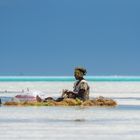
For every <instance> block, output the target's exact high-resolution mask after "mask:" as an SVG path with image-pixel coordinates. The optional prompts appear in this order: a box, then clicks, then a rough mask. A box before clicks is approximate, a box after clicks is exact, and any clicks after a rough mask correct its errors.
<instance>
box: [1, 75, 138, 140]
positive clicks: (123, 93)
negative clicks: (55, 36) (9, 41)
mask: <svg viewBox="0 0 140 140" xmlns="http://www.w3.org/2000/svg"><path fill="white" fill-rule="evenodd" d="M86 79H87V81H88V83H89V85H90V97H91V98H93V97H98V96H104V97H108V98H112V99H114V100H116V101H117V103H118V106H116V107H113V108H112V107H84V108H83V107H7V106H3V105H1V107H0V139H1V140H19V139H20V140H44V139H49V140H65V139H68V140H73V139H77V140H85V139H86V140H93V139H96V140H102V139H104V140H117V139H119V140H139V139H140V117H139V116H140V77H136V76H129V77H128V76H88V77H86ZM74 81H75V79H74V78H73V77H71V76H69V77H68V76H59V77H55V76H50V77H43V76H20V77H19V76H10V77H9V76H1V77H0V98H1V99H2V102H5V101H6V100H9V99H10V98H11V97H14V96H15V95H17V94H26V91H27V89H28V90H29V91H30V92H31V93H39V94H43V96H46V97H47V96H52V97H54V98H55V97H59V96H60V95H61V92H62V89H70V90H72V88H73V83H74ZM23 91H24V92H23Z"/></svg>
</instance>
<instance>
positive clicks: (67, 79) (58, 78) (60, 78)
mask: <svg viewBox="0 0 140 140" xmlns="http://www.w3.org/2000/svg"><path fill="white" fill-rule="evenodd" d="M85 79H87V80H88V81H93V82H110V81H111V82H115V81H116V82H118V81H119V82H127V81H130V82H132V81H134V82H137V81H138V82H139V81H140V76H86V77H85ZM74 80H75V79H74V77H73V76H1V77H0V82H24V81H25V82H39V81H40V82H51V81H52V82H53V81H54V82H57V81H58V82H63V81H65V82H71V81H74Z"/></svg>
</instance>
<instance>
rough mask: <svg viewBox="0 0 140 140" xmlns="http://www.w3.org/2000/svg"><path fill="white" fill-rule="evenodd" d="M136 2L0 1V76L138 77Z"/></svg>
mask: <svg viewBox="0 0 140 140" xmlns="http://www.w3.org/2000/svg"><path fill="white" fill-rule="evenodd" d="M139 7H140V1H139V0H131V1H130V0H117V1H115V0H12V1H11V0H0V75H21V74H24V75H73V69H74V67H76V66H83V67H85V68H87V71H88V75H140V62H139V60H140V8H139Z"/></svg>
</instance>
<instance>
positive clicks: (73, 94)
mask: <svg viewBox="0 0 140 140" xmlns="http://www.w3.org/2000/svg"><path fill="white" fill-rule="evenodd" d="M86 73H87V71H86V69H84V68H81V67H77V68H75V71H74V77H75V79H76V80H77V81H76V82H75V83H74V89H73V91H69V90H63V93H62V95H61V97H60V98H58V99H56V100H55V101H62V100H63V99H65V98H73V99H76V98H78V99H80V100H83V101H85V100H88V99H89V89H90V87H89V85H88V83H87V81H86V80H85V79H84V75H86ZM36 100H37V101H39V102H41V101H47V100H54V99H53V98H51V97H48V98H46V99H45V100H42V99H41V98H40V97H39V96H37V97H36Z"/></svg>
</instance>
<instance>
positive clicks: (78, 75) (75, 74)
mask: <svg viewBox="0 0 140 140" xmlns="http://www.w3.org/2000/svg"><path fill="white" fill-rule="evenodd" d="M74 77H75V79H76V80H78V79H80V78H82V77H83V73H82V72H81V71H80V70H75V71H74Z"/></svg>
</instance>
